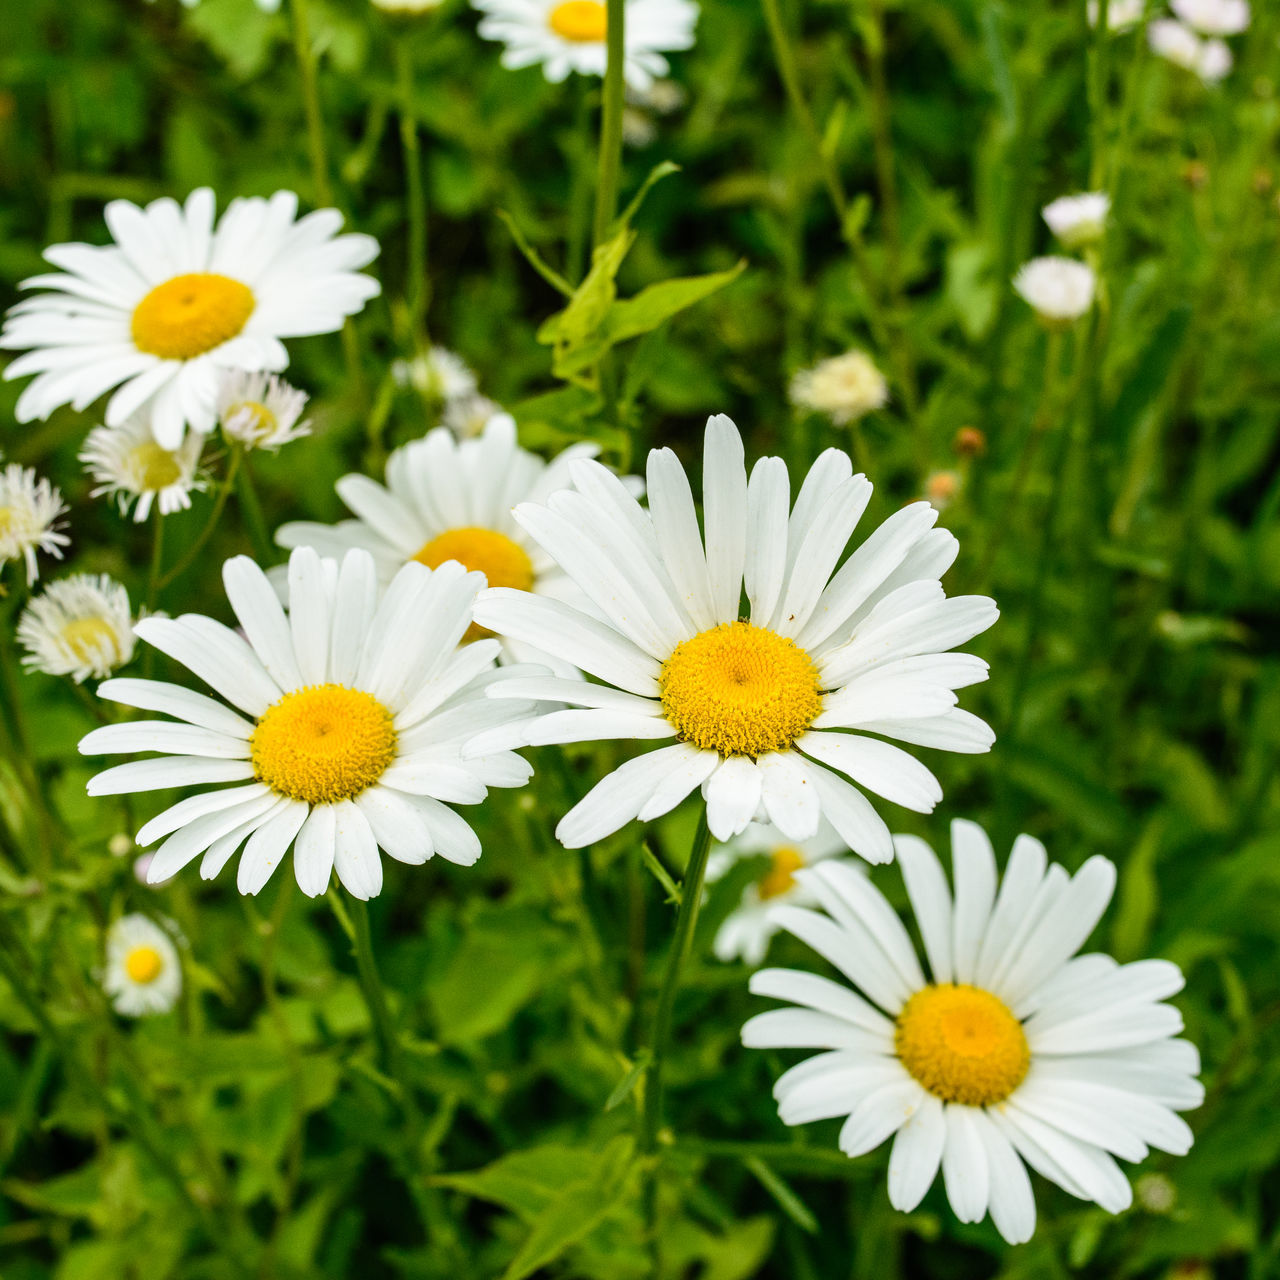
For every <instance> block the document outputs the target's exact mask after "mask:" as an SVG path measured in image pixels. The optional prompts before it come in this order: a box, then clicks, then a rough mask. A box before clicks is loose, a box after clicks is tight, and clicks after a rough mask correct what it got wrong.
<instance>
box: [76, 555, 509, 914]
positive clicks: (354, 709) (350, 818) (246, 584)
mask: <svg viewBox="0 0 1280 1280" xmlns="http://www.w3.org/2000/svg"><path fill="white" fill-rule="evenodd" d="M222 576H223V581H224V583H225V585H226V590H227V596H228V598H229V600H230V602H231V607H232V609H233V610H234V611H235V614H236V617H237V619H238V620H239V623H240V626H241V627H242V628H243V630H244V634H245V636H247V637H248V639H247V640H244V639H241V637H240V636H239V635H238V634H237V633H236V632H235V631H233V630H231V629H230V628H229V627H225V626H223V625H222V624H221V623H219V622H215V621H214V620H213V619H212V618H205V617H201V616H199V615H196V614H186V615H184V616H183V617H180V618H145V619H143V621H141V622H139V623H138V624H137V627H136V631H137V634H138V636H139V637H140V638H141V639H143V640H145V641H146V642H147V643H148V644H151V645H153V646H154V647H155V648H157V649H159V650H160V651H161V652H163V653H166V654H168V655H169V656H170V657H171V658H173V659H174V660H175V661H177V662H180V663H182V664H183V665H184V666H186V667H187V668H189V669H190V670H191V671H192V672H194V673H195V674H196V675H197V676H199V677H200V679H201V680H203V681H204V682H205V683H206V684H207V685H209V687H210V688H212V689H213V690H214V692H215V693H217V694H219V695H220V696H221V697H222V698H224V699H225V700H226V702H227V703H230V704H231V705H230V706H227V705H225V703H223V702H219V701H216V700H215V699H213V698H210V697H207V696H206V695H204V694H201V693H196V692H193V691H192V690H189V689H186V688H183V687H181V686H179V685H176V684H166V683H163V682H161V681H156V680H108V681H106V682H105V683H104V684H101V685H99V686H98V693H99V694H100V695H101V696H102V697H104V698H107V699H109V700H111V701H112V702H120V703H123V704H124V705H126V706H131V707H141V708H142V709H144V710H147V711H159V712H163V713H165V714H167V715H170V716H173V717H174V719H173V720H142V721H133V722H131V723H128V724H114V725H108V726H107V727H105V728H102V729H95V730H94V731H93V732H92V733H90V734H89V735H88V736H87V737H85V738H84V739H83V740H82V741H81V743H80V750H81V751H82V752H83V753H85V754H86V755H111V754H116V753H120V752H135V751H158V752H162V753H164V754H163V755H162V756H161V758H159V759H153V760H142V761H137V762H134V763H130V764H122V765H117V766H116V767H115V768H112V769H108V770H106V771H105V772H104V773H100V774H98V775H97V776H96V777H95V778H93V779H91V780H90V782H89V794H90V795H95V796H101V795H118V794H122V793H125V792H133V791H160V790H167V789H168V788H171V787H188V786H200V787H206V786H209V785H210V784H215V783H234V784H238V785H234V786H231V787H227V788H221V789H218V790H205V791H202V792H201V793H200V794H198V795H195V796H192V797H191V798H190V799H187V800H182V801H180V802H179V803H178V804H175V805H173V806H172V807H171V808H169V809H166V810H165V811H164V812H163V813H161V814H160V815H159V816H158V817H155V818H153V819H151V821H150V822H148V823H147V824H146V825H145V826H144V827H143V828H142V830H141V831H139V832H138V836H137V842H138V844H139V845H142V846H146V845H149V844H152V843H154V842H155V841H156V840H158V839H160V838H161V837H162V836H164V837H167V839H165V841H164V843H163V844H162V845H161V846H160V848H159V849H158V850H157V852H156V856H155V858H154V859H153V860H152V862H151V864H150V866H149V868H148V873H147V874H148V879H149V880H150V881H151V882H152V883H153V884H154V883H158V882H159V881H161V880H166V879H168V878H169V877H170V876H172V875H173V874H174V873H175V872H176V871H178V870H180V869H181V868H182V867H184V866H185V865H186V864H187V863H188V862H190V861H191V860H192V859H193V858H195V857H196V856H197V855H199V854H202V853H203V854H204V861H203V862H202V863H201V866H200V873H201V875H202V876H204V877H205V878H206V879H210V878H212V877H213V876H216V875H217V874H218V872H219V871H220V870H221V869H222V868H223V867H224V866H225V865H226V863H227V861H228V859H230V858H231V857H232V855H233V854H234V853H235V852H236V850H237V849H239V848H240V846H241V845H242V844H245V841H246V840H247V841H248V843H247V844H245V849H244V853H243V855H242V856H241V858H240V866H239V874H238V876H237V881H236V882H237V885H238V887H239V889H240V891H241V892H242V893H257V892H258V890H260V889H261V888H262V886H263V885H264V884H266V882H267V880H268V879H269V878H270V876H271V873H272V871H273V870H274V869H275V867H276V864H277V863H279V862H280V861H281V859H282V858H284V856H285V854H286V853H287V852H288V850H289V848H290V846H293V850H294V856H293V864H294V874H295V875H296V876H297V880H298V884H299V885H300V886H301V887H302V890H303V892H304V893H307V894H309V895H311V896H313V897H314V896H316V895H318V894H321V893H323V892H324V891H325V888H326V886H327V885H328V883H329V876H330V872H332V871H336V872H337V874H338V879H339V880H340V881H341V882H342V884H343V885H344V886H345V887H346V889H347V890H348V892H350V893H351V894H352V895H354V896H355V897H357V898H371V897H373V896H375V895H376V894H377V893H378V892H379V891H380V890H381V888H382V862H381V859H380V858H379V856H378V850H379V848H382V849H383V850H385V851H386V852H387V853H388V854H389V855H390V856H391V857H393V858H395V859H397V860H398V861H400V862H407V863H414V864H416V863H421V862H425V861H426V860H427V859H428V858H430V857H431V856H432V855H433V853H434V854H439V855H440V856H441V857H442V858H447V859H448V860H449V861H450V862H456V863H458V864H460V865H462V866H469V865H470V864H471V863H473V862H474V861H475V860H476V859H477V858H478V857H479V856H480V841H479V840H478V838H477V837H476V835H475V833H474V832H473V831H472V829H471V828H470V826H468V825H467V823H466V822H464V821H463V819H462V818H461V817H459V816H458V814H456V813H455V812H454V811H453V810H452V809H451V808H449V804H451V803H452V804H476V803H478V802H479V801H481V800H483V799H484V797H485V795H486V792H487V788H488V787H490V786H495V787H514V786H521V785H523V783H525V782H526V781H527V780H528V778H529V774H530V769H529V767H528V765H527V764H526V763H525V762H524V761H523V760H522V759H521V758H520V757H519V756H517V755H513V754H510V753H502V752H499V753H495V754H493V755H491V756H489V757H487V758H484V759H471V760H468V761H466V762H465V763H464V762H463V761H462V759H461V758H460V756H459V746H460V744H461V743H462V742H464V741H466V740H467V739H468V738H470V737H473V736H474V735H475V734H476V733H477V732H478V731H480V730H483V729H485V728H487V727H489V726H491V725H493V724H495V723H501V722H502V721H503V720H504V719H507V718H508V717H509V715H510V712H509V711H508V710H507V708H508V707H509V706H510V705H511V704H509V703H506V702H496V701H493V700H491V699H488V698H486V697H485V696H484V690H485V688H486V686H487V685H488V684H489V683H490V682H491V681H493V680H496V679H501V678H503V675H504V674H505V673H504V672H500V671H495V670H494V669H493V661H494V657H495V655H496V653H497V651H498V644H497V642H496V641H493V640H485V641H480V642H478V643H476V644H473V645H470V646H469V647H467V648H465V649H461V650H460V649H459V648H458V641H459V640H460V639H461V637H462V634H463V632H464V631H466V629H467V627H468V626H470V624H471V606H472V602H473V600H474V599H475V594H476V592H477V590H479V588H480V587H481V586H482V585H483V583H484V579H483V578H481V577H480V575H479V574H474V573H473V574H469V573H467V572H466V571H465V570H464V569H463V568H462V567H461V566H460V565H457V564H447V565H443V566H442V567H441V568H439V569H437V570H436V571H434V572H432V571H431V570H429V569H427V568H426V567H425V566H423V565H420V564H411V565H406V566H405V567H404V568H403V569H402V570H401V571H400V572H399V573H398V574H396V576H395V578H394V579H393V581H392V582H391V585H390V586H389V587H388V588H387V590H386V591H385V592H380V591H379V589H378V583H377V578H376V575H375V572H374V565H373V559H372V557H371V556H369V555H368V554H367V553H366V552H363V551H352V552H350V553H349V554H348V555H346V556H345V557H344V558H343V559H342V561H341V562H340V563H339V562H338V561H336V560H321V559H320V557H319V556H317V555H316V554H315V553H314V552H313V551H310V550H307V549H303V550H299V551H295V552H294V553H293V555H292V556H291V557H290V559H289V607H288V612H287V613H286V612H285V610H284V609H283V608H282V607H281V605H280V602H279V600H278V599H277V597H276V593H275V591H274V590H273V589H272V587H271V585H270V583H269V582H268V581H267V577H266V575H265V574H264V573H263V572H262V570H261V569H259V568H258V566H257V565H256V564H254V563H253V561H251V560H249V559H247V558H246V557H244V556H237V557H236V558H235V559H233V560H228V561H227V563H226V564H225V565H224V566H223V573H222ZM506 670H507V672H518V671H519V668H507V669H506ZM517 705H518V704H517Z"/></svg>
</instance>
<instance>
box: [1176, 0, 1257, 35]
mask: <svg viewBox="0 0 1280 1280" xmlns="http://www.w3.org/2000/svg"><path fill="white" fill-rule="evenodd" d="M1169 7H1170V8H1171V9H1172V10H1173V11H1174V13H1175V14H1177V16H1178V17H1179V18H1181V19H1182V21H1183V22H1185V23H1186V24H1187V26H1189V27H1191V28H1192V29H1193V30H1194V31H1198V32H1199V33H1200V34H1201V35H1202V36H1238V35H1239V34H1240V33H1241V32H1242V31H1247V30H1248V29H1249V22H1250V19H1251V17H1252V15H1251V14H1250V12H1249V0H1169Z"/></svg>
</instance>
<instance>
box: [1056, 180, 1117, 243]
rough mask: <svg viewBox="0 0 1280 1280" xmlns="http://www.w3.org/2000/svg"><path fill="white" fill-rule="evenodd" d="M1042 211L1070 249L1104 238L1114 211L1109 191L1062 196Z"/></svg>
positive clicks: (1059, 237) (1057, 234) (1060, 238)
mask: <svg viewBox="0 0 1280 1280" xmlns="http://www.w3.org/2000/svg"><path fill="white" fill-rule="evenodd" d="M1041 212H1042V213H1043V215H1044V220H1045V222H1046V223H1047V224H1048V226H1049V230H1050V231H1052V232H1053V234H1054V235H1055V236H1057V237H1058V239H1059V240H1061V241H1062V243H1063V244H1064V245H1066V247H1067V248H1068V249H1078V248H1080V247H1081V246H1082V245H1086V244H1092V243H1093V242H1094V241H1095V240H1100V239H1101V238H1102V233H1103V230H1104V229H1105V228H1106V224H1107V215H1108V214H1109V213H1110V212H1111V197H1110V196H1109V195H1107V193H1106V192H1105V191H1086V192H1082V193H1081V194H1080V195H1075V196H1059V197H1058V198H1057V199H1056V200H1053V201H1051V202H1050V203H1049V204H1047V205H1045V207H1044V209H1043V210H1042V211H1041Z"/></svg>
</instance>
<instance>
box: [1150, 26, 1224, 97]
mask: <svg viewBox="0 0 1280 1280" xmlns="http://www.w3.org/2000/svg"><path fill="white" fill-rule="evenodd" d="M1147 42H1148V43H1149V44H1150V45H1151V50H1152V52H1153V53H1155V54H1157V55H1158V56H1159V57H1161V58H1163V59H1164V60H1165V61H1166V62H1171V63H1173V65H1174V66H1176V67H1182V68H1183V70H1185V71H1191V72H1194V73H1195V74H1196V75H1198V76H1199V77H1200V79H1201V80H1203V81H1204V82H1205V83H1206V84H1217V83H1218V81H1219V80H1222V79H1223V78H1224V77H1225V76H1227V75H1228V73H1229V72H1230V71H1231V67H1232V63H1233V61H1234V59H1233V58H1232V55H1231V50H1230V49H1229V48H1228V47H1227V45H1226V43H1225V42H1224V41H1222V40H1218V39H1213V40H1202V39H1201V38H1200V37H1199V36H1198V35H1196V33H1195V32H1194V31H1193V30H1192V29H1191V28H1190V27H1189V26H1187V25H1186V24H1185V23H1182V22H1179V21H1178V20H1177V19H1176V18H1160V19H1157V21H1155V22H1153V23H1152V24H1151V25H1150V26H1149V27H1148V28H1147Z"/></svg>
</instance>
